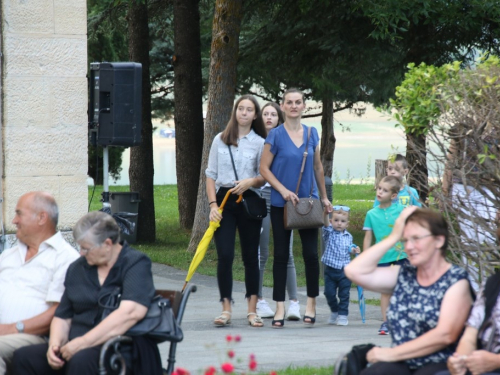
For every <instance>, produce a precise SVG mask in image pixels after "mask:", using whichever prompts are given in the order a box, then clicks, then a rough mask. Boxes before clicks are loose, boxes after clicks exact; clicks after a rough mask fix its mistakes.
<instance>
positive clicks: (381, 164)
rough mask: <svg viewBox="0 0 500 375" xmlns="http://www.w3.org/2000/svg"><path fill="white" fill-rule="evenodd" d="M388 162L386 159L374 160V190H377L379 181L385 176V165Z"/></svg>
mask: <svg viewBox="0 0 500 375" xmlns="http://www.w3.org/2000/svg"><path fill="white" fill-rule="evenodd" d="M388 164H389V162H388V161H387V159H376V160H375V190H376V189H377V186H378V183H379V182H380V180H381V179H383V178H384V177H385V176H387V165H388Z"/></svg>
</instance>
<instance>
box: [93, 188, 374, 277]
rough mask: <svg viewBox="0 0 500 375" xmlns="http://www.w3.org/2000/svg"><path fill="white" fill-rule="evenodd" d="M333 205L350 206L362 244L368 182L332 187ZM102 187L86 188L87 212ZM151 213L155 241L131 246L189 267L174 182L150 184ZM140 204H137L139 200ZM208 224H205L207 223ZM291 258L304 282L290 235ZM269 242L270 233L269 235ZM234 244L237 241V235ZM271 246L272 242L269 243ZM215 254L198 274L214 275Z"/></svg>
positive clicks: (369, 200) (236, 270)
mask: <svg viewBox="0 0 500 375" xmlns="http://www.w3.org/2000/svg"><path fill="white" fill-rule="evenodd" d="M110 191H111V192H118V191H129V187H128V186H111V187H110ZM333 192H334V199H333V204H345V205H347V206H349V207H350V208H351V214H350V218H349V232H350V233H351V234H352V235H353V237H354V243H356V244H362V243H363V236H364V232H363V221H364V217H365V215H366V212H367V211H368V210H369V209H370V208H372V206H373V199H374V197H375V192H374V190H373V186H370V185H349V186H348V185H337V184H334V186H333ZM101 193H102V186H97V187H96V189H95V192H93V188H92V187H91V188H89V201H90V199H91V197H92V196H93V198H92V203H91V205H90V211H97V210H99V209H101V208H102V203H101V202H100V196H101V195H100V194H101ZM154 198H155V214H156V233H157V235H156V242H155V243H153V244H151V243H148V244H141V243H138V244H136V245H134V247H135V248H137V249H139V250H141V251H143V252H144V253H146V254H147V255H148V256H149V257H150V258H151V260H152V261H153V262H158V263H162V264H167V265H169V266H172V267H175V268H177V269H181V270H185V271H187V269H188V268H189V264H190V263H191V259H192V257H193V254H192V253H189V252H187V251H186V250H187V247H188V244H189V239H190V232H189V231H187V230H182V229H180V227H179V210H178V206H177V186H176V185H156V186H155V187H154ZM139 204H140V203H139ZM207 225H208V223H207ZM294 238H295V241H294V249H293V252H294V259H295V267H296V269H297V283H298V285H299V286H304V285H305V267H304V261H303V258H302V248H301V243H300V239H299V235H298V233H297V232H296V233H295V234H294ZM271 241H272V236H271ZM236 246H237V247H239V242H238V238H237V244H236ZM271 248H272V244H271ZM272 264H273V256H272V254H269V259H268V261H267V266H266V267H267V270H268V271H267V272H266V273H265V274H264V285H266V286H271V285H272V271H271V270H272ZM216 265H217V254H216V251H215V245H214V244H213V243H212V244H210V246H209V248H208V251H207V255H206V256H205V259H204V260H203V262H202V263H201V264H200V266H199V268H198V270H197V273H199V274H202V275H210V276H215V275H216V271H217V270H216ZM233 274H234V279H235V280H239V281H243V280H244V277H245V270H244V267H243V261H242V259H241V252H240V251H236V252H235V261H234V266H233Z"/></svg>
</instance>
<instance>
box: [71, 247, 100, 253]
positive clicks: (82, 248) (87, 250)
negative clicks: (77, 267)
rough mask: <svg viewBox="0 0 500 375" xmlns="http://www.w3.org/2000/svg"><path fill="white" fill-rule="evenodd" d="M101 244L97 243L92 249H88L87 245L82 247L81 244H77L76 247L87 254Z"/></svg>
mask: <svg viewBox="0 0 500 375" xmlns="http://www.w3.org/2000/svg"><path fill="white" fill-rule="evenodd" d="M99 246H101V245H95V246H92V247H91V248H90V249H87V248H85V247H81V246H80V245H76V248H77V250H78V251H79V252H80V254H83V255H85V254H87V253H88V252H89V251H92V250H94V249H95V248H97V247H99Z"/></svg>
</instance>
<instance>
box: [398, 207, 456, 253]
mask: <svg viewBox="0 0 500 375" xmlns="http://www.w3.org/2000/svg"><path fill="white" fill-rule="evenodd" d="M408 223H417V224H418V225H420V226H422V227H424V228H427V229H429V231H430V232H431V234H432V235H433V236H443V237H444V244H443V246H441V255H443V257H444V256H445V255H446V249H447V247H448V238H449V232H448V223H447V222H446V220H445V219H444V217H443V215H441V214H440V213H439V212H436V211H433V210H431V209H430V208H418V209H416V210H415V211H414V212H413V213H412V214H411V215H410V216H408V218H407V219H406V224H408Z"/></svg>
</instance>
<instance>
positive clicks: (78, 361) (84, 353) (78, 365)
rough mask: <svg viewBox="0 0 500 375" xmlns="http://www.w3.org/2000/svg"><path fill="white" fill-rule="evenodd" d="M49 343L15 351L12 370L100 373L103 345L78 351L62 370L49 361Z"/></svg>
mask: <svg viewBox="0 0 500 375" xmlns="http://www.w3.org/2000/svg"><path fill="white" fill-rule="evenodd" d="M48 348H49V345H48V344H39V345H31V346H25V347H24V348H20V349H17V350H16V351H15V352H14V358H13V360H12V372H13V373H14V374H16V375H52V374H58V375H59V374H65V375H80V374H86V375H93V374H98V373H99V353H100V351H101V345H99V346H94V347H92V348H88V349H83V350H81V351H79V352H78V353H76V354H75V355H74V356H73V357H72V358H71V359H70V360H69V362H68V363H66V364H65V365H64V367H63V368H62V369H60V370H54V369H53V368H52V367H50V366H49V362H47V350H48Z"/></svg>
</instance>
